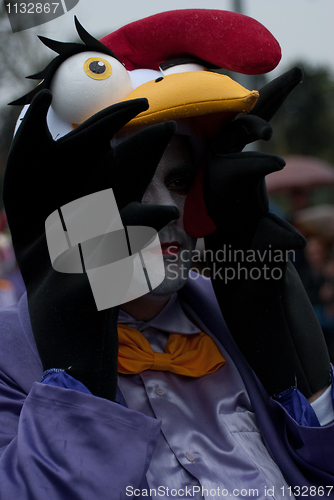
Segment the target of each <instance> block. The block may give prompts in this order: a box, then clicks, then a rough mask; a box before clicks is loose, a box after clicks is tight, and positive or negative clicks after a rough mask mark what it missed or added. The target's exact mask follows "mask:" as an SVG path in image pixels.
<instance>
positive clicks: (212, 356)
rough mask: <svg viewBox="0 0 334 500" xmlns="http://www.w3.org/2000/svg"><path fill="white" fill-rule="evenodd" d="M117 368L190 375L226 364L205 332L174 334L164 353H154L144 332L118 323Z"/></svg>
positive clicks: (206, 373) (128, 372) (197, 375)
mask: <svg viewBox="0 0 334 500" xmlns="http://www.w3.org/2000/svg"><path fill="white" fill-rule="evenodd" d="M118 339H119V351H118V371H119V373H123V374H127V375H129V374H134V373H141V372H142V371H144V370H160V371H170V372H173V373H177V374H179V375H187V376H188V377H202V376H203V375H208V374H209V373H213V372H215V371H216V370H218V368H219V367H220V366H222V365H223V364H224V363H226V361H225V359H224V358H223V356H222V355H221V353H220V351H219V349H218V347H217V346H216V344H215V343H214V341H213V340H212V339H211V337H209V335H207V334H206V333H203V332H201V333H196V334H193V335H182V334H179V333H171V334H170V335H169V338H168V341H167V343H166V346H165V352H164V353H160V352H153V351H152V348H151V346H150V343H149V342H148V341H147V340H146V339H145V337H144V336H143V334H142V333H141V332H139V331H138V330H135V329H134V328H130V327H129V326H126V325H122V324H118Z"/></svg>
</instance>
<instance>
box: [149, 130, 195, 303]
mask: <svg viewBox="0 0 334 500" xmlns="http://www.w3.org/2000/svg"><path fill="white" fill-rule="evenodd" d="M194 176H195V166H194V161H193V159H192V156H191V150H190V145H189V143H188V139H187V137H185V136H180V135H177V136H174V137H173V139H172V140H171V142H170V144H169V145H168V147H167V149H166V151H165V153H164V155H163V157H162V158H161V161H160V163H159V165H158V167H157V170H156V172H155V174H154V177H153V179H152V181H151V183H150V184H149V185H148V187H147V189H146V191H145V194H144V196H143V199H142V202H143V203H149V204H154V205H174V206H176V207H177V208H178V209H179V211H180V217H179V218H178V219H176V220H173V221H171V222H169V224H167V226H165V227H164V228H163V229H161V230H160V231H159V237H160V242H161V248H162V253H163V258H164V265H165V273H166V277H165V279H164V281H163V282H162V283H161V284H160V285H159V286H158V287H157V288H155V289H154V290H153V291H152V292H150V295H153V296H163V295H168V294H171V293H174V292H176V291H178V290H180V288H182V287H183V285H185V283H186V281H187V276H188V272H189V269H190V267H191V257H192V252H193V250H194V248H195V245H196V238H194V237H193V236H190V235H189V234H187V233H186V231H185V229H184V226H183V212H184V204H185V199H186V196H187V193H188V191H189V189H190V187H191V185H192V184H193V182H194Z"/></svg>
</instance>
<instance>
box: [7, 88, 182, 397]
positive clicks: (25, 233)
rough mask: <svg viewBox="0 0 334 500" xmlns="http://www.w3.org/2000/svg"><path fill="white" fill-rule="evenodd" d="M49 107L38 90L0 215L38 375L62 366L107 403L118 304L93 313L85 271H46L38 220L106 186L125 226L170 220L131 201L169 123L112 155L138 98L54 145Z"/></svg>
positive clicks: (112, 390) (16, 144)
mask: <svg viewBox="0 0 334 500" xmlns="http://www.w3.org/2000/svg"><path fill="white" fill-rule="evenodd" d="M50 103H51V94H50V92H49V91H42V92H41V93H39V94H38V95H37V96H36V97H35V99H34V100H33V102H32V104H31V106H30V108H29V109H28V111H27V113H26V115H25V117H24V120H23V122H22V124H21V125H20V128H19V130H18V132H17V134H16V136H15V138H14V141H13V145H12V149H11V152H10V154H9V158H8V164H7V169H6V173H5V180H4V203H5V209H6V214H7V218H8V223H9V228H10V230H11V233H12V238H13V245H14V250H15V254H16V258H17V261H18V264H19V267H20V270H21V273H22V276H23V279H24V282H25V285H26V288H27V294H28V304H29V313H30V319H31V324H32V329H33V332H34V336H35V340H36V344H37V348H38V351H39V354H40V357H41V360H42V364H43V368H44V370H47V369H50V368H60V369H65V370H66V371H67V372H68V373H69V374H71V375H72V376H74V377H75V378H76V379H78V380H80V381H81V382H82V383H84V384H85V385H86V386H87V387H88V388H89V389H90V390H91V392H92V393H93V394H94V395H96V396H100V397H103V398H106V399H110V400H113V399H114V398H115V394H116V387H117V352H118V337H117V316H118V307H115V308H112V309H107V310H102V311H98V310H97V307H96V304H95V301H94V298H93V294H92V291H91V288H90V285H89V282H88V278H87V275H86V274H66V273H59V272H57V271H55V270H54V269H53V268H52V266H51V261H50V256H49V251H48V246H47V241H46V235H45V220H46V219H47V217H48V216H49V215H50V214H51V213H53V212H54V211H55V210H57V209H59V207H61V206H63V205H64V204H66V203H69V202H71V201H73V200H76V199H78V198H81V197H83V196H86V195H89V194H92V193H96V192H99V191H102V190H105V189H107V188H112V189H113V192H114V195H115V198H116V201H117V205H118V209H119V212H120V214H121V218H122V222H123V225H124V226H126V225H145V226H150V227H154V228H155V229H156V230H157V231H158V230H159V229H161V228H162V227H164V226H165V225H166V224H167V223H168V222H169V221H170V220H172V219H175V218H177V217H178V216H179V213H178V210H177V209H176V208H175V207H167V206H163V207H156V206H150V205H146V204H143V205H142V204H141V203H140V201H141V198H142V196H143V194H144V192H145V189H146V187H147V185H148V184H149V182H150V180H151V178H152V176H153V174H154V171H155V169H156V166H157V164H158V162H159V160H160V158H161V156H162V154H163V151H164V149H165V147H166V146H167V144H168V142H169V140H170V139H171V137H172V135H173V134H174V131H175V125H174V124H173V123H171V122H167V123H164V124H160V125H155V126H153V127H150V128H147V129H145V130H143V131H142V132H140V133H137V134H136V135H133V136H132V137H130V138H129V139H126V140H125V141H123V142H122V143H120V144H119V145H118V146H117V147H116V148H114V149H112V148H111V147H110V140H111V138H112V136H113V135H114V134H115V133H116V132H117V131H118V130H120V129H121V128H122V127H123V126H124V125H125V124H126V123H127V122H129V121H130V120H131V119H132V118H134V117H135V116H136V115H137V114H138V113H140V112H142V111H144V110H145V109H147V107H148V104H147V101H146V99H138V100H134V101H128V102H124V103H119V104H116V105H114V106H110V107H109V108H106V109H105V110H103V111H101V112H99V113H97V114H96V115H94V116H93V117H91V118H90V119H89V120H87V121H86V122H84V123H83V124H82V125H80V126H79V127H77V128H76V129H75V130H73V131H72V132H70V133H69V134H67V135H66V136H64V137H63V138H61V139H59V140H58V141H54V140H53V139H52V137H51V135H50V132H49V130H48V127H47V124H46V115H47V111H48V108H49V106H50ZM115 286H117V283H115Z"/></svg>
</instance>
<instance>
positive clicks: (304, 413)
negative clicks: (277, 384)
mask: <svg viewBox="0 0 334 500" xmlns="http://www.w3.org/2000/svg"><path fill="white" fill-rule="evenodd" d="M333 387H334V386H333V384H331V385H330V386H329V387H328V388H327V389H326V391H325V392H324V393H323V394H322V395H321V396H320V397H319V398H318V399H316V400H315V401H313V402H312V403H309V402H308V400H307V399H306V398H305V396H303V394H301V392H300V391H298V389H297V388H296V387H291V388H290V389H287V390H286V391H284V392H282V393H280V394H277V395H275V396H274V397H273V399H274V400H276V401H278V402H279V403H280V405H281V406H282V407H283V408H284V409H285V411H286V412H287V413H288V414H289V415H290V417H292V418H293V419H294V420H295V421H296V422H297V423H298V424H299V425H303V426H305V427H323V426H325V425H328V424H330V423H332V422H334V388H333Z"/></svg>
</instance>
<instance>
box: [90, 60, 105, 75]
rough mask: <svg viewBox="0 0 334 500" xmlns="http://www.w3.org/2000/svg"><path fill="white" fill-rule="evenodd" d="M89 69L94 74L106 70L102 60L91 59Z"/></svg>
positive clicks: (99, 73)
mask: <svg viewBox="0 0 334 500" xmlns="http://www.w3.org/2000/svg"><path fill="white" fill-rule="evenodd" d="M89 69H90V70H91V72H92V73H95V74H96V75H101V74H102V73H104V72H105V70H106V65H105V64H103V62H102V61H92V62H91V63H90V65H89Z"/></svg>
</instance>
